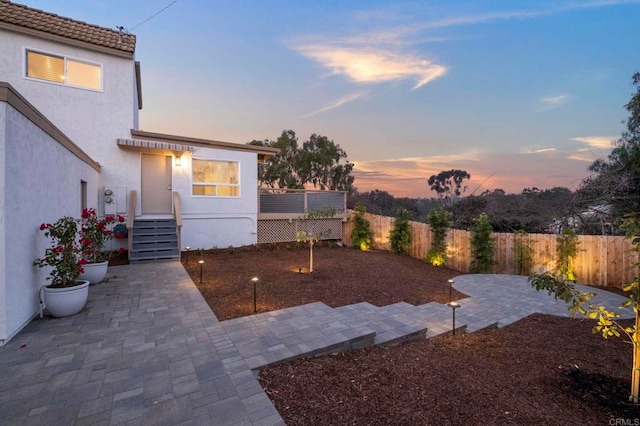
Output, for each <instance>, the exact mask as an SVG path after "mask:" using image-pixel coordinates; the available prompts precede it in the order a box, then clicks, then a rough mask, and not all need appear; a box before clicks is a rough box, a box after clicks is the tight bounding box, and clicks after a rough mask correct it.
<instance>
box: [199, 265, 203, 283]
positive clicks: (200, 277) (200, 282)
mask: <svg viewBox="0 0 640 426" xmlns="http://www.w3.org/2000/svg"><path fill="white" fill-rule="evenodd" d="M198 263H199V264H200V284H202V265H204V260H199V261H198Z"/></svg>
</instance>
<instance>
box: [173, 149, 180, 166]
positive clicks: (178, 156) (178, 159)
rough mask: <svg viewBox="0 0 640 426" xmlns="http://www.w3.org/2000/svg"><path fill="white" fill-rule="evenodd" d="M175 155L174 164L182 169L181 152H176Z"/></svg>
mask: <svg viewBox="0 0 640 426" xmlns="http://www.w3.org/2000/svg"><path fill="white" fill-rule="evenodd" d="M174 155H175V157H176V158H175V160H174V162H173V164H175V166H176V167H181V166H182V153H180V152H176V153H174Z"/></svg>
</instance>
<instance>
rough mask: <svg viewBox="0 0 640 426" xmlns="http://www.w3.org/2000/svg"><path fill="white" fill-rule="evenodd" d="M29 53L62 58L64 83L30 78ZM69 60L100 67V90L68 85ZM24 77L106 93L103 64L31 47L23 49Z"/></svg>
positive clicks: (35, 79)
mask: <svg viewBox="0 0 640 426" xmlns="http://www.w3.org/2000/svg"><path fill="white" fill-rule="evenodd" d="M29 52H33V53H37V54H40V55H45V56H53V57H56V58H62V60H63V61H64V65H63V66H64V82H62V83H58V82H57V81H51V80H45V79H43V78H37V77H29V76H28V75H27V72H28V71H29V70H28V67H27V54H28V53H29ZM67 60H71V61H73V62H80V63H83V64H87V65H94V66H97V67H99V68H100V89H94V88H93V87H86V86H77V85H74V84H69V83H67ZM22 76H23V78H25V79H26V80H31V81H39V82H41V83H49V84H54V85H56V86H66V87H74V88H76V89H83V90H90V91H92V92H100V93H103V92H104V66H103V64H102V63H100V62H94V61H88V60H86V59H82V58H77V57H74V56H68V55H64V54H60V53H54V52H48V51H46V50H40V49H33V48H31V47H25V48H24V49H23V52H22Z"/></svg>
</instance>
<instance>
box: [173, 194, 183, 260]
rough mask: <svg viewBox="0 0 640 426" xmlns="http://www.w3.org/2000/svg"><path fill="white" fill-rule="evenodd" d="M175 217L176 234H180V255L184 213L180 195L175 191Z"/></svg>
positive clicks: (179, 251)
mask: <svg viewBox="0 0 640 426" xmlns="http://www.w3.org/2000/svg"><path fill="white" fill-rule="evenodd" d="M173 216H174V218H175V219H176V233H177V234H178V253H181V252H182V212H181V210H180V194H179V193H178V191H173Z"/></svg>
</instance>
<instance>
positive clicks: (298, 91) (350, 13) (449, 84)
mask: <svg viewBox="0 0 640 426" xmlns="http://www.w3.org/2000/svg"><path fill="white" fill-rule="evenodd" d="M18 3H23V4H26V5H28V6H30V7H35V8H38V9H43V10H46V11H48V12H52V13H57V14H59V15H63V16H68V17H71V18H74V19H78V20H82V21H86V22H89V23H93V24H97V25H101V26H104V27H110V28H115V27H116V26H124V27H125V28H127V29H128V30H129V31H130V32H131V33H133V34H135V35H136V36H137V49H136V59H137V60H139V61H141V63H142V88H143V97H144V109H143V110H142V111H141V119H140V122H141V123H140V127H141V129H142V130H146V131H154V132H162V133H171V134H179V135H184V136H193V137H201V138H208V139H215V140H221V141H228V142H236V143H246V142H248V141H250V140H252V139H265V138H269V139H276V138H277V137H278V136H279V134H280V133H281V132H282V130H284V129H293V130H294V131H295V132H296V134H297V135H298V137H299V138H300V142H302V141H304V140H305V139H307V138H308V137H309V135H311V134H312V133H317V134H321V135H325V136H327V137H329V138H330V139H332V140H334V141H335V142H336V143H338V144H340V145H341V146H342V148H343V149H344V150H345V151H346V152H347V153H348V158H349V160H350V161H352V162H354V163H355V175H356V181H355V186H356V187H357V188H358V189H359V190H360V191H368V190H371V189H375V188H377V189H381V190H387V191H389V192H391V193H392V194H394V195H396V196H410V197H433V196H435V195H436V194H435V193H434V192H432V191H430V189H429V188H428V185H427V179H428V178H429V176H430V175H433V174H437V173H438V172H440V171H441V170H446V169H451V168H456V169H464V170H466V171H468V172H469V173H470V174H471V181H470V182H469V183H468V187H469V189H468V191H467V194H469V193H470V192H472V191H473V190H476V192H477V193H478V192H482V191H484V190H486V189H490V190H491V189H495V188H502V189H504V190H506V191H507V192H516V193H519V192H521V191H522V189H523V188H526V187H533V186H535V187H538V188H540V189H544V188H551V187H554V186H566V187H569V188H572V189H573V188H575V187H576V186H577V185H579V183H580V181H581V180H582V179H583V178H584V177H585V176H587V174H588V172H587V170H586V168H587V167H588V165H589V164H590V163H591V162H592V161H593V160H594V159H595V158H598V157H605V156H606V155H607V154H608V152H609V150H610V148H611V143H612V141H614V140H616V139H617V138H618V137H619V136H620V133H621V132H622V130H623V129H624V125H623V124H622V121H623V120H624V119H626V118H627V116H628V114H627V112H626V110H625V109H624V105H625V104H626V103H627V102H628V101H629V99H630V97H631V95H632V93H633V87H632V85H631V76H632V75H633V73H634V72H637V71H640V54H639V53H638V46H640V1H616V0H609V1H605V0H602V1H544V0H543V1H518V2H505V1H456V2H450V1H428V0H426V1H372V0H367V1H320V0H319V1H302V0H298V1H296V0H287V1H285V0H280V1H270V0H254V1H207V0H177V1H172V0H154V1H151V0H83V1H80V0H66V1H63V0H38V1H35V0H34V1H18ZM167 6H168V7H167ZM165 7H167V8H166V9H164V10H163V8H165ZM158 12H160V13H158ZM156 13H158V14H157V15H155V14H156ZM154 15H155V16H154ZM148 18H151V19H148ZM147 19H148V20H147Z"/></svg>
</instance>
